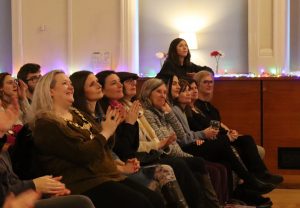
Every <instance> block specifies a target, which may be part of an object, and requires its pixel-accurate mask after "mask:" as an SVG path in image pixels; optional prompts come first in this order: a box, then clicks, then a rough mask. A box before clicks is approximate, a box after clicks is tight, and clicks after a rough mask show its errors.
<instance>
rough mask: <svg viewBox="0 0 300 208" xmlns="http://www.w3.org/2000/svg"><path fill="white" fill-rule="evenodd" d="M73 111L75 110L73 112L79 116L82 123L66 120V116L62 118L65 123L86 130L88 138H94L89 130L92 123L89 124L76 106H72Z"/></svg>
mask: <svg viewBox="0 0 300 208" xmlns="http://www.w3.org/2000/svg"><path fill="white" fill-rule="evenodd" d="M74 112H75V113H76V114H77V115H78V116H79V117H80V118H81V120H82V121H83V124H82V125H79V124H78V123H75V122H73V121H71V120H68V119H66V118H64V120H65V121H66V122H67V123H69V124H71V125H73V126H75V127H76V128H80V129H83V130H87V131H88V132H89V134H90V139H94V134H93V133H92V131H91V128H92V124H91V123H90V122H89V121H88V120H86V118H84V116H83V115H82V114H81V113H80V112H79V110H77V109H76V108H74Z"/></svg>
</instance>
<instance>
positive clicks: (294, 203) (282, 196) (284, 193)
mask: <svg viewBox="0 0 300 208" xmlns="http://www.w3.org/2000/svg"><path fill="white" fill-rule="evenodd" d="M267 196H268V197H270V198H271V199H272V202H273V206H272V208H300V189H275V190H273V191H272V192H271V193H269V194H268V195H267Z"/></svg>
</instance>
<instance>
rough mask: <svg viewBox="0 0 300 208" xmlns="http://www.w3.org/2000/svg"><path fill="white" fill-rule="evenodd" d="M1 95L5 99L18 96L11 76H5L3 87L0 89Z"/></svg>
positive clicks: (14, 81) (16, 87)
mask: <svg viewBox="0 0 300 208" xmlns="http://www.w3.org/2000/svg"><path fill="white" fill-rule="evenodd" d="M0 91H1V93H3V95H4V96H7V97H10V98H11V97H17V96H18V85H17V82H16V80H15V79H14V78H13V77H12V76H11V75H6V76H5V78H4V81H3V87H2V88H1V89H0Z"/></svg>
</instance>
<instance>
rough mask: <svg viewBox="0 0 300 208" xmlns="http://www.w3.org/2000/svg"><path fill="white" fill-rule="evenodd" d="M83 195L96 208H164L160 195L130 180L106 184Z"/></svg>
mask: <svg viewBox="0 0 300 208" xmlns="http://www.w3.org/2000/svg"><path fill="white" fill-rule="evenodd" d="M83 195H86V196H88V197H89V198H90V199H91V200H92V202H93V203H94V205H95V207H96V208H102V207H128V208H131V207H147V208H154V207H164V201H163V198H162V197H161V196H160V195H159V194H157V193H155V192H153V191H151V190H150V189H148V188H147V187H145V186H143V185H140V184H138V183H136V182H134V181H132V180H130V179H128V178H127V179H125V180H123V181H120V182H115V181H108V182H105V183H103V184H101V185H99V186H96V187H94V188H92V189H90V190H88V191H87V192H85V193H83Z"/></svg>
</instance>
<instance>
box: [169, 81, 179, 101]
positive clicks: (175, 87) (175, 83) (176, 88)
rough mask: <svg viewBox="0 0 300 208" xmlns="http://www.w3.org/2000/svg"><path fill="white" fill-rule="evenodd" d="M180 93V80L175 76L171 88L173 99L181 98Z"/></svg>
mask: <svg viewBox="0 0 300 208" xmlns="http://www.w3.org/2000/svg"><path fill="white" fill-rule="evenodd" d="M179 92H180V85H179V80H178V77H177V76H174V77H173V80H172V86H171V94H172V98H173V99H175V98H177V97H178V96H179Z"/></svg>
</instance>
